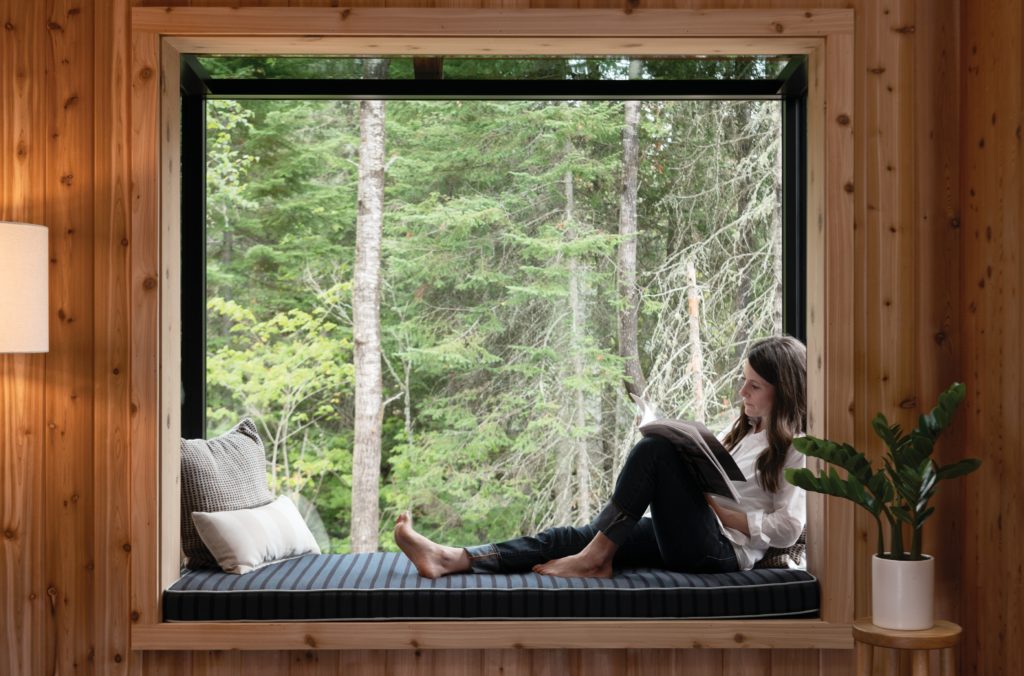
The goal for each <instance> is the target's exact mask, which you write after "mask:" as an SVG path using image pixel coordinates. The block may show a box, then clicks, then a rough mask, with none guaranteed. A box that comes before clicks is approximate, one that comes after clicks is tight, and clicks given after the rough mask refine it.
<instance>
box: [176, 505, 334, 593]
mask: <svg viewBox="0 0 1024 676" xmlns="http://www.w3.org/2000/svg"><path fill="white" fill-rule="evenodd" d="M192 522H193V523H195V525H196V530H197V531H198V532H199V537H200V538H202V540H203V543H204V544H205V545H206V546H207V548H209V550H210V552H211V553H212V554H213V556H214V558H216V559H217V564H218V565H219V566H220V567H221V570H223V571H224V572H225V573H236V574H238V575H244V574H245V573H249V572H252V571H254V570H256V569H257V568H261V567H263V566H266V565H268V564H271V563H275V562H277V561H283V560H285V559H292V558H295V557H296V556H302V555H303V554H319V553H320V547H319V545H317V543H316V538H314V537H313V534H312V533H311V532H309V526H307V525H306V522H305V521H303V520H302V515H301V514H299V510H298V509H296V507H295V503H293V502H292V501H291V500H290V499H289V498H288V497H287V496H284V495H282V496H281V497H279V498H277V499H276V500H274V501H273V502H271V503H270V504H269V505H263V506H262V507H255V508H253V509H236V510H231V511H225V512H192Z"/></svg>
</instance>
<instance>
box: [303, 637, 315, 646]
mask: <svg viewBox="0 0 1024 676" xmlns="http://www.w3.org/2000/svg"><path fill="white" fill-rule="evenodd" d="M305 643H306V645H308V646H309V647H310V648H315V647H316V639H315V638H313V637H312V636H311V635H309V634H306V637H305Z"/></svg>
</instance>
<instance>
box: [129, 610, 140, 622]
mask: <svg viewBox="0 0 1024 676" xmlns="http://www.w3.org/2000/svg"><path fill="white" fill-rule="evenodd" d="M129 617H130V618H131V619H132V622H138V621H139V611H137V610H133V611H132V614H131V615H129Z"/></svg>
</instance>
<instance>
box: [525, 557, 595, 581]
mask: <svg viewBox="0 0 1024 676" xmlns="http://www.w3.org/2000/svg"><path fill="white" fill-rule="evenodd" d="M533 572H535V573H540V574H541V575H554V576H555V577H606V578H608V577H611V576H612V562H611V559H607V560H605V561H594V560H593V559H592V558H591V557H589V556H585V555H584V553H583V552H580V553H579V554H573V555H572V556H566V557H564V558H561V559H553V560H551V561H548V562H547V563H538V564H537V565H536V566H534V567H533Z"/></svg>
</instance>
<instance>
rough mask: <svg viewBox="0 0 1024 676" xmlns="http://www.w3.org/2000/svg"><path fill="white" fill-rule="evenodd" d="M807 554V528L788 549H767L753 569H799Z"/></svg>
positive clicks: (805, 527)
mask: <svg viewBox="0 0 1024 676" xmlns="http://www.w3.org/2000/svg"><path fill="white" fill-rule="evenodd" d="M806 553H807V526H804V529H803V531H802V532H801V533H800V537H798V538H797V539H796V542H794V543H793V544H792V546H790V547H781V548H780V547H769V548H768V551H766V552H765V553H764V556H763V557H762V558H761V560H760V561H758V562H757V563H755V564H754V568H799V567H800V565H801V563H802V562H803V560H804V554H806Z"/></svg>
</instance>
